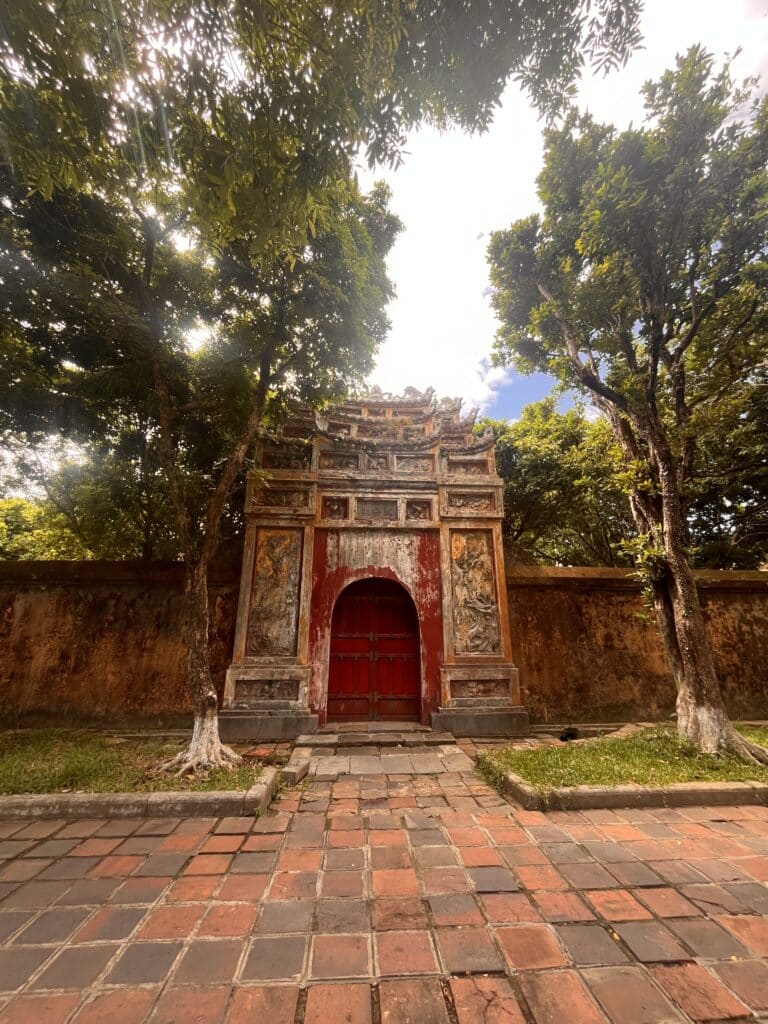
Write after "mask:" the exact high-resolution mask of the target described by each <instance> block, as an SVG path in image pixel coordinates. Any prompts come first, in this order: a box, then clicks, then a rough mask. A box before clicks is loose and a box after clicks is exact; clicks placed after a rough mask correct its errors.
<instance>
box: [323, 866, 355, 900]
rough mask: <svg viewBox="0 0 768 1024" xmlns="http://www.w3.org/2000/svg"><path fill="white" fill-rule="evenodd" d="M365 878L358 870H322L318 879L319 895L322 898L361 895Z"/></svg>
mask: <svg viewBox="0 0 768 1024" xmlns="http://www.w3.org/2000/svg"><path fill="white" fill-rule="evenodd" d="M364 882H365V880H364V878H363V875H362V874H361V873H360V872H359V871H328V872H323V874H322V876H321V880H320V895H321V896H322V897H323V898H324V899H328V898H334V897H336V898H340V897H343V896H349V897H362V896H363V895H364V889H365V884H364Z"/></svg>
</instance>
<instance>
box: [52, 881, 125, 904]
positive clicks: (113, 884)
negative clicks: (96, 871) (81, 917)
mask: <svg viewBox="0 0 768 1024" xmlns="http://www.w3.org/2000/svg"><path fill="white" fill-rule="evenodd" d="M121 884H122V883H121V882H119V881H117V880H115V879H111V878H84V879H81V880H80V881H77V882H75V883H74V884H73V885H72V886H70V887H69V888H68V889H67V890H66V892H64V893H63V894H62V895H61V896H60V898H59V899H58V900H57V906H72V907H79V906H94V907H99V906H101V905H102V904H103V903H105V902H106V901H107V900H108V899H109V898H110V896H111V895H112V894H113V893H114V892H115V890H116V889H117V888H118V886H120V885H121Z"/></svg>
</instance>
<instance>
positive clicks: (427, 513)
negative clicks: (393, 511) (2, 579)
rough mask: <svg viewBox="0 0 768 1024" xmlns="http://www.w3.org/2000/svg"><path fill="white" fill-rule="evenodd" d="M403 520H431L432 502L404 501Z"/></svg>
mask: <svg viewBox="0 0 768 1024" xmlns="http://www.w3.org/2000/svg"><path fill="white" fill-rule="evenodd" d="M405 518H406V519H416V520H427V521H429V520H430V519H431V518H432V502H431V501H415V500H414V501H406V503H405Z"/></svg>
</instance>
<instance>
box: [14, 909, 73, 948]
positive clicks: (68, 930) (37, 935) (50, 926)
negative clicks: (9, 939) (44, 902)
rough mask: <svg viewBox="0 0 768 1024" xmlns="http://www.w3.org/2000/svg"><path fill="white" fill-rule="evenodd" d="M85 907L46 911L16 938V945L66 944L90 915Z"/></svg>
mask: <svg viewBox="0 0 768 1024" xmlns="http://www.w3.org/2000/svg"><path fill="white" fill-rule="evenodd" d="M90 913H91V911H90V910H87V909H85V908H84V907H62V908H59V909H53V910H46V911H44V913H42V914H40V916H39V917H37V918H36V919H35V921H33V923H32V924H30V925H29V926H28V927H27V928H25V929H24V931H23V932H21V933H20V934H19V935H17V936H16V939H15V940H14V941H15V944H16V945H25V946H27V945H35V944H42V943H52V942H64V940H65V939H67V938H69V936H70V935H71V934H72V932H73V931H74V930H75V928H77V927H79V925H81V924H82V923H83V921H84V920H85V919H86V918H87V917H88V916H89V915H90Z"/></svg>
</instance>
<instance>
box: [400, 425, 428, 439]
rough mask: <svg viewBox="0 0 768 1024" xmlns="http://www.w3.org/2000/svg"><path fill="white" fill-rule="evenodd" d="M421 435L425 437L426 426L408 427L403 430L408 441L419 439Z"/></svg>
mask: <svg viewBox="0 0 768 1024" xmlns="http://www.w3.org/2000/svg"><path fill="white" fill-rule="evenodd" d="M420 437H424V427H406V428H405V430H404V431H403V438H404V440H406V441H417V440H418V439H419V438H420Z"/></svg>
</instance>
